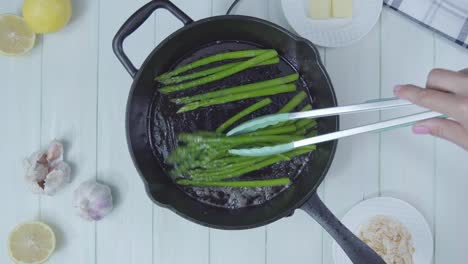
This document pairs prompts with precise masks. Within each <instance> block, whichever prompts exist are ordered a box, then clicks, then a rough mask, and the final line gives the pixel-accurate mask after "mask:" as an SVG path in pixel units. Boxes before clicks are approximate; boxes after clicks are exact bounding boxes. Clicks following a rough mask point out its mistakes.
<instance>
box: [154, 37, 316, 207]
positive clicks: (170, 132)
mask: <svg viewBox="0 0 468 264" xmlns="http://www.w3.org/2000/svg"><path fill="white" fill-rule="evenodd" d="M255 48H262V47H259V46H257V45H255V44H252V43H246V42H239V41H223V42H219V41H218V42H214V43H211V44H209V45H206V46H203V47H201V48H199V49H197V50H194V51H193V52H192V53H191V54H189V55H187V56H185V57H184V58H182V59H181V60H180V61H179V62H177V63H175V64H174V65H173V67H172V68H177V67H178V66H181V65H185V64H187V63H190V62H193V61H195V60H198V59H200V58H203V57H207V56H210V55H213V54H217V53H221V52H228V51H235V50H246V49H255ZM221 64H223V62H221V63H213V64H210V65H207V66H205V67H200V68H197V69H196V70H197V71H198V70H203V69H205V68H209V67H213V66H216V65H221ZM294 72H296V70H295V69H294V68H293V67H292V66H291V64H289V63H288V62H287V61H286V60H285V59H284V58H280V63H278V64H276V65H269V66H261V67H255V68H251V69H248V70H245V71H243V72H240V73H238V74H235V75H233V76H230V77H228V78H225V79H222V80H219V81H216V82H213V83H210V84H206V85H202V86H199V87H195V88H192V89H188V90H184V91H181V92H177V93H174V94H169V95H161V94H160V93H158V92H156V93H155V96H154V99H153V103H152V106H151V109H150V113H149V118H151V122H150V127H149V130H150V135H151V139H150V140H151V145H152V149H153V153H154V156H155V159H156V160H155V162H159V163H161V164H162V165H163V168H164V169H165V171H166V172H169V171H170V170H171V166H170V165H168V164H166V163H164V159H165V158H166V157H167V156H168V155H169V153H170V152H171V151H172V150H174V149H175V148H176V147H177V144H178V143H177V135H178V134H180V133H182V132H195V131H214V130H216V128H217V127H218V126H219V125H221V124H222V123H223V122H224V121H226V120H227V119H228V118H230V117H231V116H232V115H234V114H235V113H238V112H239V111H241V110H243V109H245V108H246V107H248V106H249V105H251V104H253V103H255V102H257V101H258V100H259V99H258V98H253V99H247V100H242V101H238V102H232V103H227V104H222V105H215V106H211V107H207V108H201V109H197V110H195V111H192V112H187V113H182V114H177V113H176V112H177V109H178V108H179V106H177V105H175V104H174V103H172V102H170V101H169V100H170V99H172V98H176V97H182V96H190V95H195V94H201V93H206V92H210V91H214V90H220V89H223V88H228V87H233V86H238V85H242V84H248V83H253V82H258V81H263V80H269V79H273V78H278V77H280V76H285V75H288V74H291V73H294ZM187 73H191V72H187ZM296 84H297V89H298V91H300V90H304V91H306V92H308V89H307V86H306V83H305V82H304V81H303V80H302V79H299V80H298V81H297V83H296ZM159 87H160V86H159V84H155V90H157V89H158V88H159ZM295 94H296V93H288V94H281V95H275V96H271V97H270V98H271V99H272V101H273V103H272V104H270V105H268V106H267V107H264V108H262V109H260V110H259V111H256V112H254V113H252V114H251V115H250V116H247V117H245V118H244V119H242V120H241V121H240V122H243V121H245V120H248V119H252V118H255V117H258V116H261V115H265V114H271V113H275V112H276V111H278V110H279V109H280V108H281V107H282V106H283V105H284V104H286V103H287V102H288V101H289V99H291V98H292V97H293V96H294V95H295ZM312 101H313V97H312V95H310V94H309V96H308V102H307V103H311V102H312ZM305 104H306V103H303V105H305ZM303 105H301V107H302V106H303ZM234 125H236V124H234ZM156 157H160V159H161V158H162V159H163V160H157V158H156ZM311 157H313V155H307V154H306V155H302V156H300V157H296V158H293V159H292V160H290V161H282V162H279V163H277V164H274V165H272V166H269V167H267V168H264V169H261V170H257V171H254V172H251V173H248V174H245V175H243V176H242V177H241V178H242V179H244V180H247V179H271V178H279V177H289V178H290V179H291V180H292V181H294V179H295V178H296V177H297V176H298V175H299V174H300V172H301V170H302V168H303V167H304V164H305V163H306V162H307V160H308V159H309V158H311ZM233 180H236V179H233ZM180 188H182V190H183V191H184V192H185V193H187V194H188V195H189V196H191V197H193V198H194V199H197V200H198V201H200V202H203V203H206V204H210V205H213V206H218V207H223V208H230V209H235V208H241V207H246V206H255V205H261V204H263V203H265V202H266V201H268V200H270V199H272V198H274V197H275V196H277V195H278V194H280V193H281V192H282V191H284V190H285V189H287V188H288V186H278V187H261V188H228V187H225V188H220V187H190V186H188V187H186V186H184V187H182V186H181V187H180Z"/></svg>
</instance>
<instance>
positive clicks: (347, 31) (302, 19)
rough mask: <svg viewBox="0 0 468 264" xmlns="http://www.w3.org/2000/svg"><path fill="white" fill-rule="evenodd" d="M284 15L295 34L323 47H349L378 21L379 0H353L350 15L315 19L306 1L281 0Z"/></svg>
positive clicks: (380, 9) (380, 3)
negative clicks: (311, 15)
mask: <svg viewBox="0 0 468 264" xmlns="http://www.w3.org/2000/svg"><path fill="white" fill-rule="evenodd" d="M281 4H282V7H283V11H284V15H285V17H286V19H287V20H288V22H289V24H290V25H291V27H292V28H293V29H294V30H295V31H296V33H297V34H298V35H300V36H302V37H304V38H306V39H308V40H310V41H312V43H314V44H316V45H319V46H322V47H343V46H348V45H351V44H353V43H355V42H356V41H358V40H360V39H361V38H363V37H364V36H365V35H367V34H368V33H369V32H370V31H371V30H372V28H373V27H374V26H375V24H376V23H377V21H378V20H379V16H380V13H381V12H382V1H378V0H353V18H350V19H326V20H314V19H310V18H309V17H308V16H307V10H308V0H281Z"/></svg>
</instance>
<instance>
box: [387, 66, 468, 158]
mask: <svg viewBox="0 0 468 264" xmlns="http://www.w3.org/2000/svg"><path fill="white" fill-rule="evenodd" d="M394 93H395V95H396V96H398V97H400V98H401V99H404V100H408V101H410V102H412V103H414V104H416V105H419V106H422V107H424V108H428V109H431V110H433V111H436V112H439V113H442V114H445V115H447V116H449V117H450V118H451V119H453V120H449V119H441V118H436V119H430V120H425V121H421V122H418V123H417V124H415V125H414V126H413V132H414V133H415V134H420V135H425V134H430V135H433V136H436V137H440V138H443V139H446V140H449V141H451V142H453V143H455V144H457V145H459V146H461V147H462V148H464V149H465V150H468V68H467V69H464V70H462V71H460V72H454V71H449V70H443V69H434V70H432V71H431V72H430V73H429V76H428V77H427V83H426V89H423V88H421V87H418V86H415V85H410V84H408V85H398V86H395V88H394Z"/></svg>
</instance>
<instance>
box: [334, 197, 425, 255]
mask: <svg viewBox="0 0 468 264" xmlns="http://www.w3.org/2000/svg"><path fill="white" fill-rule="evenodd" d="M376 215H386V216H389V217H392V218H393V219H396V220H398V221H400V222H401V223H402V224H403V225H404V226H405V227H406V228H407V229H408V230H409V232H410V233H411V236H412V242H413V246H414V248H415V252H414V254H413V260H414V263H415V264H430V263H431V261H432V255H433V251H434V242H433V237H432V232H431V229H430V227H429V225H428V223H427V222H426V219H425V218H424V216H423V215H422V214H421V213H419V212H418V210H416V208H414V207H413V206H411V205H409V204H408V203H406V202H404V201H402V200H398V199H395V198H390V197H379V198H374V199H369V200H366V201H363V202H361V203H359V204H357V205H356V206H354V207H353V208H352V209H351V210H349V212H348V213H346V215H345V216H344V217H343V219H342V223H343V224H344V225H345V226H346V227H348V228H349V229H350V230H351V231H353V232H354V233H355V234H356V233H357V231H358V230H359V226H360V225H362V224H365V223H367V222H368V221H369V219H370V218H372V217H374V216H376ZM332 247H333V258H334V260H335V263H336V264H352V262H351V260H350V259H349V258H348V257H347V256H346V255H345V253H344V252H343V250H342V249H341V248H340V247H339V246H338V245H337V244H336V243H335V242H334V243H333V246H332Z"/></svg>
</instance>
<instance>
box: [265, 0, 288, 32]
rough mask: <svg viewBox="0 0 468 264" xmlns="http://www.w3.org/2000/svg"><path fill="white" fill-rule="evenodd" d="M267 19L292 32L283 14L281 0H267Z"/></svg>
mask: <svg viewBox="0 0 468 264" xmlns="http://www.w3.org/2000/svg"><path fill="white" fill-rule="evenodd" d="M268 20H269V21H271V22H273V23H275V24H278V25H280V26H282V27H284V28H285V29H287V30H289V31H291V32H294V30H293V29H292V27H291V26H290V25H289V23H288V21H287V20H286V17H285V16H284V12H283V7H282V6H281V0H268Z"/></svg>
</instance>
